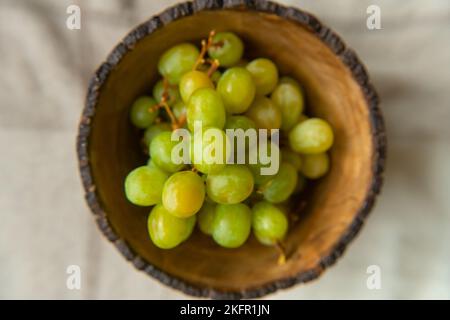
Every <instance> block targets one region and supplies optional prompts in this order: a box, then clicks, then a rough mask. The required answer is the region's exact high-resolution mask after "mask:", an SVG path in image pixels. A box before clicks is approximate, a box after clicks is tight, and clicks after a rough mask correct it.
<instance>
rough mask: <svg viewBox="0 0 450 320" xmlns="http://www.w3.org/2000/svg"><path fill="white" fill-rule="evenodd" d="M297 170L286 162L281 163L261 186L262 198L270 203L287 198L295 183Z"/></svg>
mask: <svg viewBox="0 0 450 320" xmlns="http://www.w3.org/2000/svg"><path fill="white" fill-rule="evenodd" d="M297 179H298V177H297V170H295V167H294V166H293V165H292V164H290V163H288V162H283V163H281V166H280V169H279V170H278V173H277V174H276V175H275V176H274V177H273V179H271V180H270V181H269V182H267V184H265V185H264V186H262V192H263V195H264V199H266V200H267V201H269V202H271V203H280V202H283V201H285V200H287V199H288V198H289V196H290V195H291V194H292V193H293V192H294V189H295V186H296V185H297Z"/></svg>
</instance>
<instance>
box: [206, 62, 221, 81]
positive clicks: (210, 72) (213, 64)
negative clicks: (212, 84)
mask: <svg viewBox="0 0 450 320" xmlns="http://www.w3.org/2000/svg"><path fill="white" fill-rule="evenodd" d="M219 65H220V63H219V60H217V59H214V60H212V62H211V66H210V67H209V69H208V72H207V75H208V77H210V78H211V76H212V75H213V73H214V72H215V71H216V70H217V68H219Z"/></svg>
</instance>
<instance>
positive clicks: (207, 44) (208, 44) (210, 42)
mask: <svg viewBox="0 0 450 320" xmlns="http://www.w3.org/2000/svg"><path fill="white" fill-rule="evenodd" d="M215 34H216V31H215V30H211V31H210V32H209V35H208V40H202V49H201V50H200V54H199V56H198V58H197V61H195V64H194V66H193V68H192V70H197V68H198V67H199V66H200V65H201V64H203V63H205V54H206V52H207V51H208V49H209V48H210V47H211V46H212V45H213V37H214V36H215Z"/></svg>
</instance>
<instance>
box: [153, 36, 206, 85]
mask: <svg viewBox="0 0 450 320" xmlns="http://www.w3.org/2000/svg"><path fill="white" fill-rule="evenodd" d="M199 55H200V52H199V50H198V49H197V47H195V46H194V45H192V44H190V43H181V44H178V45H176V46H173V47H172V48H170V49H168V50H167V51H166V52H164V53H163V55H162V56H161V58H160V59H159V62H158V71H159V73H160V74H161V75H162V76H163V77H165V78H166V79H167V80H168V81H169V83H170V84H178V83H179V82H180V79H181V76H182V75H183V74H185V73H186V72H188V71H190V70H192V68H193V67H194V65H195V63H196V62H197V59H198V57H199Z"/></svg>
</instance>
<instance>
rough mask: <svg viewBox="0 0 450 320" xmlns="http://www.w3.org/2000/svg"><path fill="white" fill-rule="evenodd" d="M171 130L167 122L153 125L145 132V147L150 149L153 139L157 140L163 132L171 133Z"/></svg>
mask: <svg viewBox="0 0 450 320" xmlns="http://www.w3.org/2000/svg"><path fill="white" fill-rule="evenodd" d="M171 130H172V128H171V127H170V124H168V123H167V122H161V123H157V124H154V125H151V126H150V127H148V128H147V129H146V130H145V132H144V143H145V145H146V146H147V147H149V146H150V143H151V142H152V140H153V138H155V137H156V136H157V135H158V134H160V133H161V132H163V131H171Z"/></svg>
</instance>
